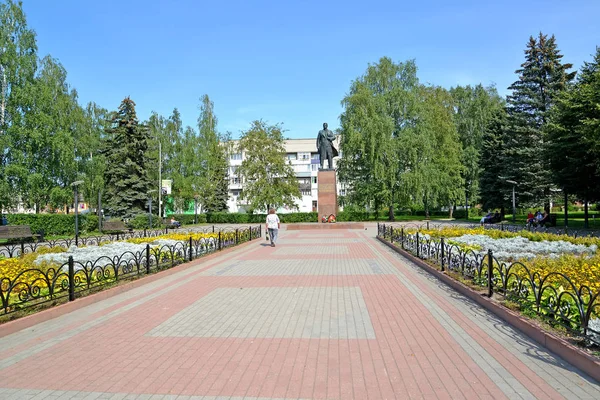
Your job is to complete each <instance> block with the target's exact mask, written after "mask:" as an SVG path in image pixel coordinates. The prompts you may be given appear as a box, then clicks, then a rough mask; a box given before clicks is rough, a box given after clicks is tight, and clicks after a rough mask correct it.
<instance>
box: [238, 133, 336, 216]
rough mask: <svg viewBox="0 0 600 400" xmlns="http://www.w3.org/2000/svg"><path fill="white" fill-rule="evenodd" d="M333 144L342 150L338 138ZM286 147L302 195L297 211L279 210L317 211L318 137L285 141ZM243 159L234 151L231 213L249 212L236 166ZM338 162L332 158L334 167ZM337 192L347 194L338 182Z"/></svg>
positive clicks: (283, 208) (241, 154) (280, 210)
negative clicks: (243, 198)
mask: <svg viewBox="0 0 600 400" xmlns="http://www.w3.org/2000/svg"><path fill="white" fill-rule="evenodd" d="M334 146H335V147H336V148H337V149H339V137H338V138H337V139H336V140H335V142H334ZM234 148H235V145H234ZM285 150H286V155H285V157H286V159H287V161H288V162H289V164H290V165H291V166H292V168H293V169H294V173H295V174H296V178H297V179H298V186H299V188H300V194H301V197H300V198H298V199H297V200H296V206H297V209H296V210H294V209H290V208H287V207H282V208H280V209H278V210H277V212H278V213H289V212H295V211H300V212H311V211H317V205H318V187H319V182H318V178H317V175H318V171H319V166H320V161H319V154H318V153H317V146H316V138H315V139H288V140H286V141H285ZM243 160H244V154H243V153H234V154H231V156H230V157H229V200H228V201H227V206H228V208H229V212H245V211H246V204H245V202H244V201H243V200H242V199H241V194H242V191H243V190H244V182H243V179H242V178H239V177H238V176H237V168H238V167H239V166H240V165H241V164H242V161H243ZM336 161H337V160H336V159H334V160H333V164H334V166H335V164H336ZM325 164H327V162H325ZM337 191H338V195H345V193H344V191H343V190H342V189H341V188H340V184H339V182H338V184H337Z"/></svg>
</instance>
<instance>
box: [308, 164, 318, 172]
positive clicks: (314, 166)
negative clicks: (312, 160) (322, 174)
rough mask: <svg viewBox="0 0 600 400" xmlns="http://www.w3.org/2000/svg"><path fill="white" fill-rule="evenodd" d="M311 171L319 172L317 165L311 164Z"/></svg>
mask: <svg viewBox="0 0 600 400" xmlns="http://www.w3.org/2000/svg"><path fill="white" fill-rule="evenodd" d="M310 168H311V170H313V171H318V170H319V164H311V165H310Z"/></svg>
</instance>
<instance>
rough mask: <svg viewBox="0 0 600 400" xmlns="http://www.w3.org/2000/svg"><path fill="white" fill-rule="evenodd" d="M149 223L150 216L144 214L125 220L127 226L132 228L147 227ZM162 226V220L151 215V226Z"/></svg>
mask: <svg viewBox="0 0 600 400" xmlns="http://www.w3.org/2000/svg"><path fill="white" fill-rule="evenodd" d="M149 224H150V216H149V214H148V213H146V214H138V215H136V216H135V217H133V218H131V219H130V220H129V221H128V222H127V226H129V227H130V228H133V229H144V228H148V227H149V226H148V225H149ZM160 227H162V221H161V219H160V218H158V217H157V216H156V215H152V228H160Z"/></svg>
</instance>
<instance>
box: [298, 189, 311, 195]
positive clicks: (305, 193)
mask: <svg viewBox="0 0 600 400" xmlns="http://www.w3.org/2000/svg"><path fill="white" fill-rule="evenodd" d="M300 193H302V196H310V195H311V192H310V190H301V191H300Z"/></svg>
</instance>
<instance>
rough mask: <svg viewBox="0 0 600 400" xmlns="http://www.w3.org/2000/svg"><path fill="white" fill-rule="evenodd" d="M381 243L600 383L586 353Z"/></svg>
mask: <svg viewBox="0 0 600 400" xmlns="http://www.w3.org/2000/svg"><path fill="white" fill-rule="evenodd" d="M377 239H378V240H379V241H380V242H381V243H383V244H385V245H386V246H388V247H389V248H390V249H392V250H393V251H395V252H396V253H398V254H400V255H401V256H403V257H404V258H407V259H409V260H410V261H411V262H413V263H414V264H415V265H418V266H419V267H420V268H422V269H424V270H425V271H427V272H428V273H430V274H432V275H433V276H435V277H436V278H437V279H439V280H440V281H442V282H444V283H445V284H447V285H448V286H450V287H452V288H453V289H454V290H456V291H457V292H459V293H460V294H462V295H463V296H466V297H468V298H469V299H471V300H473V301H475V302H476V303H477V304H479V305H480V306H481V307H483V308H485V309H486V310H488V311H490V312H491V313H493V314H495V315H496V316H498V317H499V318H501V319H502V320H503V321H505V322H506V323H508V324H509V325H511V326H512V327H513V328H516V329H518V330H519V331H521V332H522V333H523V334H525V335H526V336H528V337H529V338H531V339H532V340H534V341H535V342H537V343H539V344H540V345H541V346H543V347H545V348H546V349H548V350H549V351H551V352H553V353H555V354H556V355H558V356H560V357H562V358H563V359H564V360H565V361H567V362H569V363H571V364H572V365H574V366H575V367H577V368H579V369H581V370H582V371H583V372H585V373H586V374H588V375H589V376H591V377H593V378H594V379H596V380H597V381H600V360H598V359H596V358H595V357H593V356H591V355H589V354H587V353H586V352H584V351H583V350H580V349H578V348H577V347H575V346H573V345H572V344H570V343H568V342H567V341H565V340H564V339H562V338H559V337H558V336H556V335H554V334H552V333H550V332H548V331H545V330H543V329H542V328H540V327H539V326H537V325H535V324H533V323H532V322H530V321H528V320H527V319H525V318H523V317H522V316H521V315H519V314H517V313H516V312H514V311H512V310H509V309H507V308H506V307H504V306H502V305H500V304H498V303H496V302H495V301H493V300H492V299H490V298H488V297H487V296H485V295H482V294H481V293H480V292H477V291H475V290H473V289H471V288H470V287H468V286H466V285H464V284H463V283H461V282H459V281H457V280H455V279H453V278H452V277H450V276H448V275H447V274H446V273H444V272H441V271H438V270H437V269H435V268H433V267H432V266H430V265H429V264H427V263H426V262H424V261H423V260H421V259H419V258H417V257H415V256H413V255H412V254H411V253H409V252H407V251H405V250H402V249H401V248H399V247H397V246H394V245H393V244H392V243H389V242H388V241H386V240H384V239H382V238H380V237H377Z"/></svg>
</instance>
